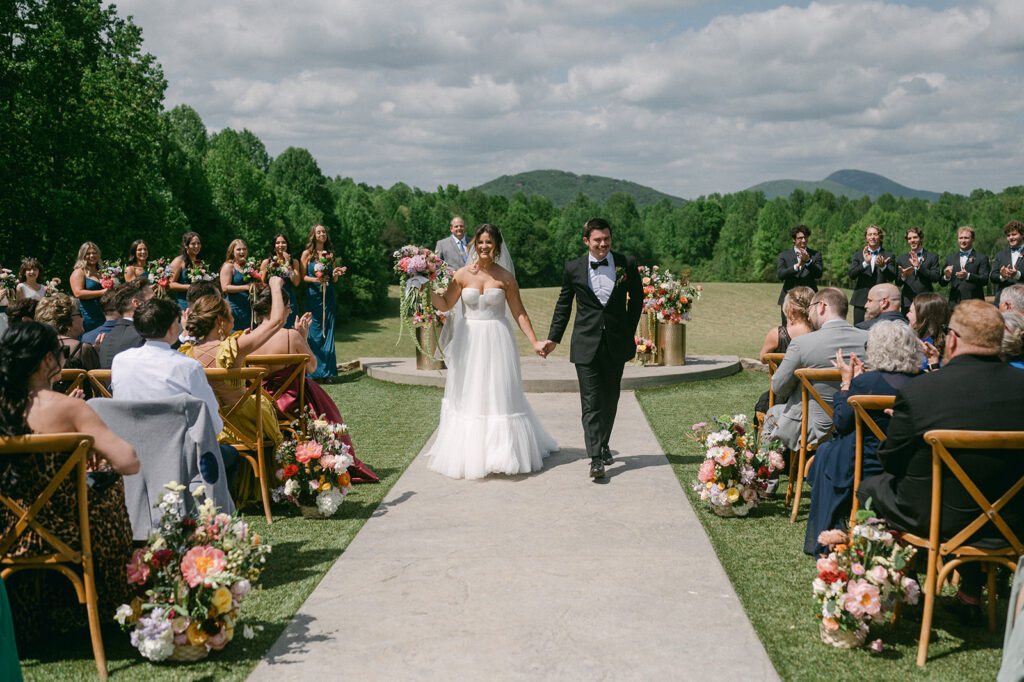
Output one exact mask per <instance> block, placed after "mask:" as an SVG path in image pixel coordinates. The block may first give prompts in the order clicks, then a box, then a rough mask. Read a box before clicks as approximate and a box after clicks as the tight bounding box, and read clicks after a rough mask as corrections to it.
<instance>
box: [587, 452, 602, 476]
mask: <svg viewBox="0 0 1024 682" xmlns="http://www.w3.org/2000/svg"><path fill="white" fill-rule="evenodd" d="M590 477H591V478H604V464H601V458H600V457H594V458H593V459H591V460H590Z"/></svg>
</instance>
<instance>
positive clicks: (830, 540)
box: [818, 528, 849, 545]
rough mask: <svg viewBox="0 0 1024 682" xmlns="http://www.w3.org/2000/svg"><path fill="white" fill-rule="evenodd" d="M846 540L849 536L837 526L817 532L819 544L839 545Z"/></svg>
mask: <svg viewBox="0 0 1024 682" xmlns="http://www.w3.org/2000/svg"><path fill="white" fill-rule="evenodd" d="M848 541H849V538H848V537H847V536H846V533H844V532H843V531H841V530H839V529H837V528H833V529H831V530H823V531H821V532H820V533H818V544H820V545H841V544H843V543H844V542H848Z"/></svg>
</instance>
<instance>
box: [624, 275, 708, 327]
mask: <svg viewBox="0 0 1024 682" xmlns="http://www.w3.org/2000/svg"><path fill="white" fill-rule="evenodd" d="M638 269H639V270H640V277H641V281H642V282H643V285H644V311H649V312H652V313H654V316H655V318H656V319H657V321H658V322H667V323H670V324H678V323H685V322H689V320H690V309H691V308H692V307H693V304H694V302H695V301H699V300H700V296H701V292H703V291H704V287H702V286H700V285H699V284H698V285H693V284H690V273H689V272H682V273H680V274H679V275H678V276H676V275H673V274H672V273H671V272H670V271H668V270H662V269H661V268H659V267H658V266H657V265H655V266H652V267H647V266H646V265H641V266H640V267H639V268H638Z"/></svg>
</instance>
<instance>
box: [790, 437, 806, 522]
mask: <svg viewBox="0 0 1024 682" xmlns="http://www.w3.org/2000/svg"><path fill="white" fill-rule="evenodd" d="M806 459H807V450H806V449H805V448H800V461H799V462H798V463H797V467H796V492H795V493H794V494H793V512H792V513H791V514H790V515H789V522H790V523H796V515H797V512H799V511H800V494H801V493H802V492H803V488H804V469H805V468H806V467H805V464H804V460H806Z"/></svg>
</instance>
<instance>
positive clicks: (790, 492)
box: [786, 450, 798, 505]
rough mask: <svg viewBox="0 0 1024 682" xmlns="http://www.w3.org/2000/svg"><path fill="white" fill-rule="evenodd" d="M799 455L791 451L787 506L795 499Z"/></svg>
mask: <svg viewBox="0 0 1024 682" xmlns="http://www.w3.org/2000/svg"><path fill="white" fill-rule="evenodd" d="M797 464H798V462H797V455H796V452H795V451H793V450H790V451H789V477H788V478H789V480H788V481H787V483H786V505H789V501H790V500H791V499H793V481H794V480H795V479H796V477H797Z"/></svg>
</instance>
